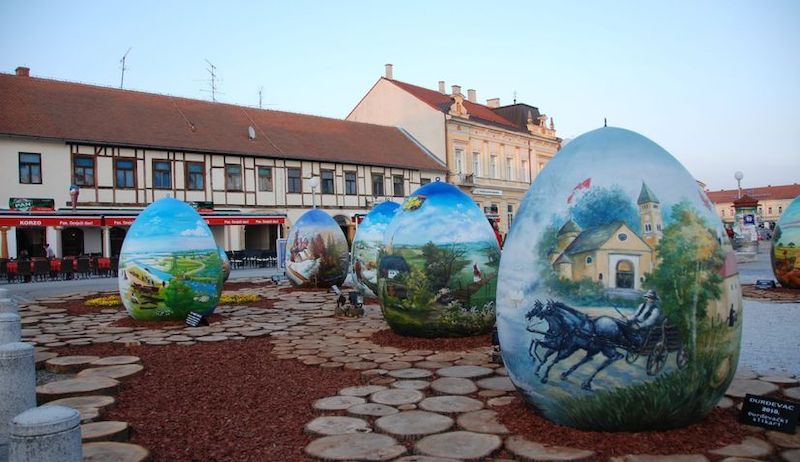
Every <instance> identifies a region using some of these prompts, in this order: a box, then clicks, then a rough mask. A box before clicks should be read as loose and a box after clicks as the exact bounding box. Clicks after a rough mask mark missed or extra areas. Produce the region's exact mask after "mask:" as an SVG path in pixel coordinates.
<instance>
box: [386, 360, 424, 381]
mask: <svg viewBox="0 0 800 462" xmlns="http://www.w3.org/2000/svg"><path fill="white" fill-rule="evenodd" d="M384 366H385V364H381V367H384ZM389 375H391V376H392V377H394V378H396V379H424V378H426V377H430V376H432V375H433V372H431V371H430V370H428V369H417V368H407V369H395V370H389Z"/></svg>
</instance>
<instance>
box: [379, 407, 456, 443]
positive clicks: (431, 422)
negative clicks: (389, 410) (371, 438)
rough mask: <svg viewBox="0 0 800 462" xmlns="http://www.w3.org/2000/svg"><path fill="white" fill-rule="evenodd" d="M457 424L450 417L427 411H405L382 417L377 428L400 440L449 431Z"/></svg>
mask: <svg viewBox="0 0 800 462" xmlns="http://www.w3.org/2000/svg"><path fill="white" fill-rule="evenodd" d="M454 424H455V422H454V421H453V419H451V418H450V417H447V416H444V415H441V414H437V413H435V412H427V411H405V412H400V413H398V414H392V415H388V416H385V417H381V418H379V419H378V420H376V421H375V427H376V428H378V429H379V430H380V431H381V432H383V433H388V434H389V435H392V436H395V437H398V438H400V439H408V438H419V437H422V436H426V435H431V434H433V433H441V432H444V431H447V430H449V429H450V428H451V427H452V426H453V425H454Z"/></svg>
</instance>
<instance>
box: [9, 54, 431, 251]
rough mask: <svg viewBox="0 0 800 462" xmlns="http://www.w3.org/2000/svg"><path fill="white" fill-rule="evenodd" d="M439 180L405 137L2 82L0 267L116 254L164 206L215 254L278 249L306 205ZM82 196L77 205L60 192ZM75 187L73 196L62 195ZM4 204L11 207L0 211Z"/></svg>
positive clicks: (371, 196)
mask: <svg viewBox="0 0 800 462" xmlns="http://www.w3.org/2000/svg"><path fill="white" fill-rule="evenodd" d="M445 173H446V168H445V165H444V162H442V161H440V160H438V159H437V158H436V156H434V155H432V153H430V152H429V151H428V150H427V149H425V148H424V147H422V145H421V144H420V143H419V142H417V141H416V140H414V139H413V138H411V137H410V135H409V134H408V133H407V132H405V131H403V130H402V129H399V128H395V127H386V126H379V125H373V124H364V123H356V122H348V121H343V120H337V119H330V118H324V117H316V116H310V115H303V114H295V113H288V112H279V111H269V110H261V109H255V108H250V107H243V106H235V105H231V104H222V103H213V102H209V101H199V100H192V99H187V98H178V97H173V96H168V95H157V94H150V93H143V92H137V91H129V90H121V89H115V88H107V87H99V86H92V85H84V84H77V83H69V82H62V81H55V80H47V79H40V78H35V77H31V76H30V74H29V70H28V69H27V68H18V69H17V72H16V75H9V74H0V207H3V208H0V237H1V238H2V241H0V258H6V257H11V258H14V257H17V255H18V254H19V252H20V251H21V250H23V249H24V250H26V251H27V252H28V254H29V255H30V256H37V255H42V254H43V248H42V246H43V244H44V243H45V242H47V243H49V244H50V246H51V247H52V248H54V250H55V253H56V255H57V256H59V257H60V256H63V255H76V254H83V253H86V254H102V255H104V256H111V255H114V254H117V253H118V252H119V249H120V247H121V245H122V240H123V239H124V236H125V232H126V230H127V227H128V226H129V225H130V224H131V223H132V221H133V220H134V219H135V217H136V215H137V214H138V212H139V211H140V210H142V209H143V208H144V207H145V206H147V205H148V204H150V203H152V202H154V201H156V200H158V199H159V198H162V197H167V196H171V197H175V198H177V199H181V200H184V201H187V202H189V203H193V204H195V205H196V206H197V208H198V210H199V211H200V212H201V214H202V215H203V216H204V218H205V219H206V221H207V222H208V223H209V225H210V226H211V229H212V231H213V233H214V237H215V239H216V241H217V243H218V244H219V245H221V246H222V247H224V248H225V249H226V250H250V249H258V250H267V251H273V252H274V250H275V246H276V244H275V240H276V239H277V238H279V237H281V236H286V235H287V234H286V231H287V229H286V228H287V227H290V226H292V223H293V221H294V220H296V219H297V218H298V217H299V216H300V215H301V214H302V213H303V212H304V211H305V210H308V209H309V208H311V207H312V201H313V198H312V189H311V187H310V180H311V178H312V177H318V178H319V180H320V184H319V187H318V188H317V190H316V193H317V194H316V195H317V204H318V205H319V206H320V208H322V209H324V210H326V211H327V212H328V213H329V214H330V215H331V216H333V217H334V218H335V219H336V220H337V222H338V223H339V224H340V225H341V226H342V227H343V228H344V229H345V232H346V234H348V235H349V236H350V237H351V238H352V235H353V234H354V224H355V221H356V217H357V216H358V215H360V214H364V213H366V212H368V211H369V209H370V208H371V206H372V205H374V204H375V203H377V202H380V201H383V200H394V201H397V202H401V201H402V200H403V199H404V198H405V196H407V195H408V194H409V193H410V192H411V191H413V190H414V189H416V188H417V187H418V186H419V185H420V184H421V183H426V182H428V181H431V180H432V179H433V178H435V177H437V176H442V175H444V174H445ZM72 185H75V186H77V187H79V193H78V195H77V198H76V199H77V200H76V204H75V207H74V209H73V207H72V204H71V196H70V189H71V186H72ZM73 189H75V188H74V187H73ZM5 204H8V209H5V208H4V207H5Z"/></svg>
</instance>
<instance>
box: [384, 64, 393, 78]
mask: <svg viewBox="0 0 800 462" xmlns="http://www.w3.org/2000/svg"><path fill="white" fill-rule="evenodd" d="M392 67H393V66H392V65H391V64H387V65H386V78H387V79H389V80H392V79H394V77H393V76H392Z"/></svg>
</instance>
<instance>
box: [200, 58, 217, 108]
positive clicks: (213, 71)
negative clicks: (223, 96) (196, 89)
mask: <svg viewBox="0 0 800 462" xmlns="http://www.w3.org/2000/svg"><path fill="white" fill-rule="evenodd" d="M206 62H207V63H208V65H209V67H207V68H206V70H207V71H208V73H209V74H210V75H211V78H210V79H209V83H210V84H211V90H201V91H206V92H209V93H211V101H214V102H217V78H218V77H217V66H215V65H214V64H213V63H212V62H211V61H209V60H207V59H206Z"/></svg>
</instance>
